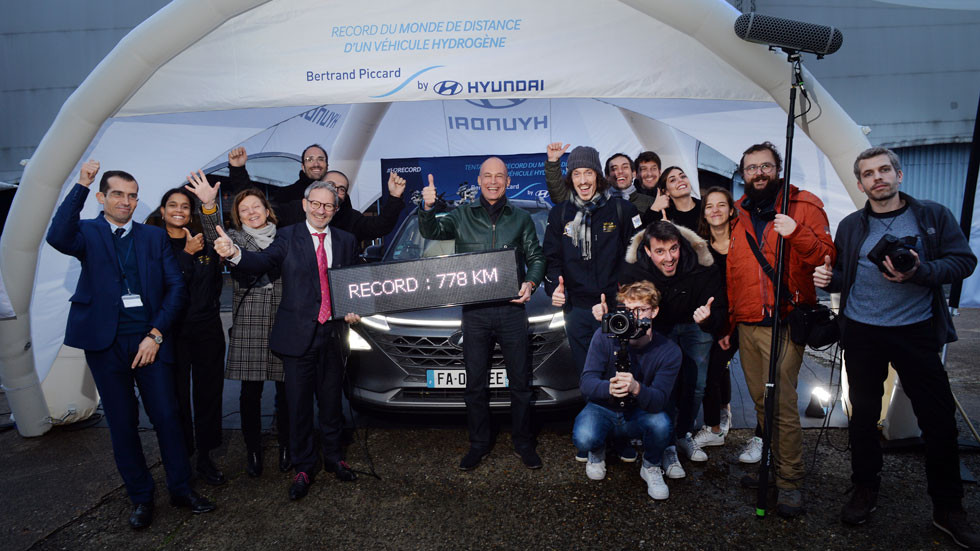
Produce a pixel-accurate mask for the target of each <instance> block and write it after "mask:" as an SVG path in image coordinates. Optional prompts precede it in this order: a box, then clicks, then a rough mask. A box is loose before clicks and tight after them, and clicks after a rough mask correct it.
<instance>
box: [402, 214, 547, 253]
mask: <svg viewBox="0 0 980 551" xmlns="http://www.w3.org/2000/svg"><path fill="white" fill-rule="evenodd" d="M524 210H526V211H528V212H529V213H530V214H531V220H533V221H534V230H535V231H536V232H537V234H538V241H539V242H540V241H542V240H543V239H544V229H545V227H546V226H547V225H548V209H547V208H543V207H531V208H525V209H524ZM438 216H445V215H444V214H440V215H438ZM455 252H456V247H455V242H454V241H452V240H449V241H436V240H433V239H425V238H424V237H422V235H421V234H419V217H418V216H416V215H415V214H412V215H410V216H409V217H408V218H407V219H406V220H405V223H404V224H403V225H402V228H401V231H400V232H398V236H397V237H396V238H395V241H394V242H393V243H392V245H391V246H390V247H388V252H387V253H386V254H385V258H384V259H385V260H386V261H387V260H417V259H419V258H429V257H432V256H440V255H444V254H453V253H455Z"/></svg>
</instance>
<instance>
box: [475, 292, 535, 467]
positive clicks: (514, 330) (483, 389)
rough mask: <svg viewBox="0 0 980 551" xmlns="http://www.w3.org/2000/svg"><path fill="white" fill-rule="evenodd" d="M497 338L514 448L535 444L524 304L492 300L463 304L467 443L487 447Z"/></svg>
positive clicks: (489, 436) (484, 448)
mask: <svg viewBox="0 0 980 551" xmlns="http://www.w3.org/2000/svg"><path fill="white" fill-rule="evenodd" d="M494 342H497V343H498V344H500V350H501V352H502V353H503V356H504V365H505V366H506V367H507V384H508V387H509V388H510V413H511V438H512V440H513V442H514V448H515V449H518V450H524V449H528V448H532V449H533V448H534V447H535V442H534V436H533V435H532V434H531V349H530V344H529V343H530V339H528V334H527V312H526V311H525V310H524V305H523V304H514V303H510V302H503V303H499V302H495V303H492V304H479V305H474V306H464V307H463V362H464V363H465V365H466V391H465V392H464V394H463V401H464V402H465V403H466V422H467V426H468V428H469V433H470V447H472V448H475V449H478V450H484V451H486V450H489V449H490V447H491V446H492V444H493V440H492V435H491V431H490V363H491V357H492V354H493V344H494Z"/></svg>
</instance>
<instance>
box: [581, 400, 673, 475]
mask: <svg viewBox="0 0 980 551" xmlns="http://www.w3.org/2000/svg"><path fill="white" fill-rule="evenodd" d="M671 429H672V423H671V420H670V416H669V415H667V413H665V412H663V411H661V412H660V413H648V412H646V411H643V410H642V409H639V408H633V409H631V410H629V411H626V412H619V411H614V410H612V409H609V408H607V407H604V406H600V405H599V404H596V403H594V402H588V403H586V404H585V408H583V409H582V411H581V412H580V413H579V414H578V416H577V417H575V426H574V427H572V442H574V443H575V447H576V448H578V451H580V452H583V453H585V452H593V453H599V452H601V451H602V450H604V449H605V446H606V437H607V436H609V433H610V432H612V433H613V436H614V437H615V438H617V439H624V440H625V439H629V438H641V439H642V440H643V466H644V467H650V466H660V461H661V458H663V456H664V450H666V449H667V446H668V445H669V444H670V442H671V435H672V432H673V431H672V430H671Z"/></svg>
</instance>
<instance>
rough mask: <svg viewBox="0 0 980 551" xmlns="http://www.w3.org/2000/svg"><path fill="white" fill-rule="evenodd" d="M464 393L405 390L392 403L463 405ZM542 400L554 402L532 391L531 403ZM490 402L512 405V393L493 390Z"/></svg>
mask: <svg viewBox="0 0 980 551" xmlns="http://www.w3.org/2000/svg"><path fill="white" fill-rule="evenodd" d="M463 392H464V391H463V389H462V388H403V389H402V390H400V391H398V394H396V395H395V398H394V399H393V400H392V401H394V402H429V403H441V402H445V403H447V404H461V403H463ZM542 400H544V401H545V402H548V401H552V400H553V398H552V397H551V396H549V395H548V394H547V393H546V392H540V391H539V390H538V389H531V403H533V404H537V403H541V401H542ZM490 401H491V402H496V403H498V404H510V391H509V390H507V389H506V388H491V389H490Z"/></svg>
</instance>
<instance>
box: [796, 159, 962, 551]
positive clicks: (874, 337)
mask: <svg viewBox="0 0 980 551" xmlns="http://www.w3.org/2000/svg"><path fill="white" fill-rule="evenodd" d="M854 175H855V176H856V177H857V180H858V181H857V187H858V189H860V190H861V191H862V192H863V193H864V194H866V195H867V196H868V201H867V203H866V204H865V206H864V208H863V209H861V210H859V211H857V212H854V213H852V214H850V215H849V216H847V217H846V218H845V219H844V220H843V221H841V223H840V226H839V227H838V228H837V236H836V239H835V244H836V247H837V262H836V264H834V265H833V267H831V264H830V259H829V257H828V258H827V259H826V262H825V264H824V265H823V266H820V267H818V268H817V269H816V270H815V271H814V273H813V282H814V284H815V285H816V286H817V287H824V288H826V289H827V290H828V291H830V292H840V293H841V299H840V312H841V313H842V314H843V328H842V334H841V339H840V343H841V347H842V348H844V359H845V361H846V369H847V379H848V383H849V387H850V390H849V393H850V399H851V421H850V427H849V428H850V430H849V435H850V444H851V469H852V474H851V480H852V482H853V483H854V492H853V494H852V495H851V499H850V501H849V502H848V503H847V504H846V505H845V506H844V508H843V509H842V510H841V521H843V522H845V523H847V524H854V525H857V524H863V523H864V522H866V521H867V519H868V517H869V516H870V514H871V513H872V512H873V511H874V510H875V508H876V505H877V499H878V487H879V483H880V476H879V475H880V472H881V469H882V454H881V447H880V445H879V442H878V438H879V436H878V430H877V424H878V418H879V414H880V411H881V398H882V393H883V388H882V384H883V383H884V381H885V377H886V376H887V372H888V364H889V362H890V363H891V364H892V366H893V367H894V368H895V371H896V372H897V373H898V376H899V378H900V379H901V381H902V388H903V389H904V390H905V393H906V394H907V395H908V397H909V399H910V400H911V402H912V409H913V410H914V411H915V415H916V418H917V419H918V423H919V428H920V429H922V436H923V439H924V440H925V446H926V478H927V481H928V488H929V495H930V497H931V498H932V502H933V524H934V525H936V526H937V527H938V528H939V529H940V530H942V531H944V532H946V533H948V534H950V535H951V536H953V539H954V540H955V541H956V543H957V544H959V545H961V546H963V547H968V548H970V549H974V548H978V547H980V535H978V534H977V533H976V532H975V531H974V529H973V528H972V527H971V526H970V523H969V521H968V520H967V518H966V513H965V512H964V511H963V508H962V504H961V501H962V498H963V487H962V483H961V481H960V468H959V457H958V451H959V450H958V444H957V430H956V421H955V419H954V414H955V404H954V399H953V394H952V392H951V391H950V387H949V379H948V378H947V376H946V372H945V370H944V369H943V364H942V362H941V360H940V358H939V354H938V352H939V350H940V348H941V347H942V346H943V345H944V344H945V343H948V342H953V341H955V340H956V332H955V330H954V329H953V323H952V318H951V317H950V314H949V310H948V308H947V307H946V300H945V297H944V296H943V289H942V286H943V284H948V283H953V282H954V281H956V280H959V279H962V278H965V277H967V276H969V275H970V274H971V273H972V272H973V269H974V268H975V267H976V264H977V259H976V257H975V256H974V255H973V253H972V252H971V250H970V246H969V243H967V239H966V237H965V236H964V235H963V232H962V231H961V230H960V227H959V225H958V224H957V223H956V219H955V218H954V217H953V214H952V213H951V212H950V211H949V209H947V208H946V207H943V206H942V205H939V204H937V203H933V202H931V201H918V200H916V199H914V198H912V197H910V196H908V195H906V194H904V193H901V192H899V191H898V188H899V185H900V184H901V183H902V177H903V174H902V165H901V162H900V161H899V159H898V156H897V155H896V154H895V153H894V152H893V151H891V150H889V149H885V148H882V147H873V148H870V149H867V150H865V151H863V152H862V153H861V154H860V155H858V157H857V160H855V162H854Z"/></svg>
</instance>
